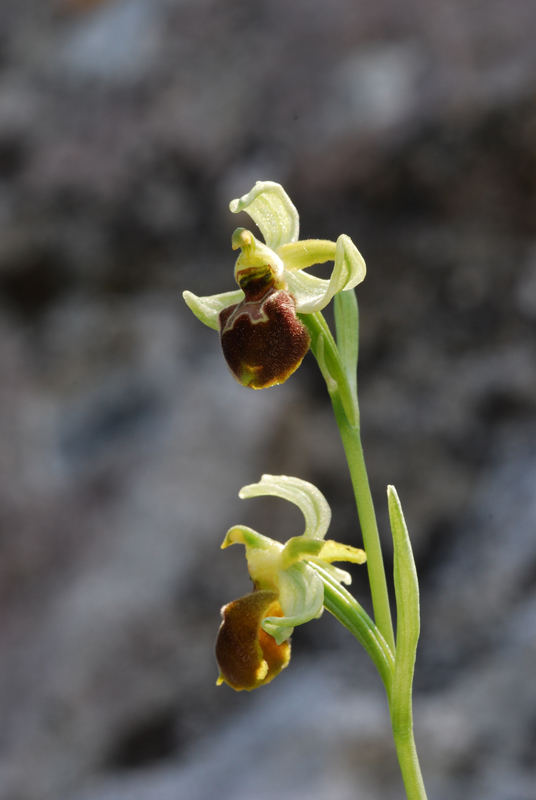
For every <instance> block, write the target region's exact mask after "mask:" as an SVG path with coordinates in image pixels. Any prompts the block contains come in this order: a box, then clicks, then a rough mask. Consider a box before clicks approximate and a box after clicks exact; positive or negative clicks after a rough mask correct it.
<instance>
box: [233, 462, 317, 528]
mask: <svg viewBox="0 0 536 800" xmlns="http://www.w3.org/2000/svg"><path fill="white" fill-rule="evenodd" d="M263 495H270V496H272V497H282V498H283V499H284V500H289V501H290V502H291V503H294V504H295V505H297V506H298V508H299V509H300V511H301V512H302V514H303V516H304V517H305V531H304V532H303V535H304V536H308V537H310V538H312V539H323V538H324V536H325V535H326V532H327V530H328V528H329V524H330V522H331V509H330V507H329V503H328V501H327V500H326V498H325V497H324V495H323V494H322V492H320V491H319V490H318V489H317V488H316V486H313V484H312V483H309V482H308V481H303V480H301V479H300V478H289V477H288V476H287V475H263V476H262V478H261V479H260V481H259V483H251V484H249V485H248V486H244V488H243V489H241V491H240V492H239V495H238V496H239V497H241V498H246V497H260V496H263Z"/></svg>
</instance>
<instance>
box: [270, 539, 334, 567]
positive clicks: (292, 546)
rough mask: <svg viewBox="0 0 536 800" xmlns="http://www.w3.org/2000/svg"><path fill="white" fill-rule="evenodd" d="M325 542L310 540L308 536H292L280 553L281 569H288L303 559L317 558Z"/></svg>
mask: <svg viewBox="0 0 536 800" xmlns="http://www.w3.org/2000/svg"><path fill="white" fill-rule="evenodd" d="M324 545H325V542H323V541H322V539H312V538H311V537H309V536H293V537H292V539H289V540H288V542H286V544H285V546H284V548H283V552H282V553H281V569H288V568H289V567H291V566H292V564H295V563H296V562H297V561H303V559H304V558H310V557H311V556H318V555H319V553H320V552H321V550H322V549H323V547H324Z"/></svg>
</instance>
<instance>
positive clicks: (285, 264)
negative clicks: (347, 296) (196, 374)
mask: <svg viewBox="0 0 536 800" xmlns="http://www.w3.org/2000/svg"><path fill="white" fill-rule="evenodd" d="M230 209H231V211H232V212H233V213H235V214H236V213H238V212H239V211H247V213H248V214H249V215H250V217H251V218H252V219H253V220H254V221H255V222H256V223H257V226H258V228H259V230H260V231H261V233H262V235H263V237H264V241H265V244H263V243H262V242H260V241H259V240H258V239H256V238H255V237H254V236H253V234H251V233H250V232H249V231H246V230H245V229H244V228H238V229H237V230H236V231H235V233H234V234H233V239H232V246H233V249H235V250H236V249H238V248H242V252H241V254H240V256H239V257H238V259H237V262H236V266H235V278H236V279H237V282H238V280H239V274H240V272H241V271H243V270H244V269H247V268H248V267H251V266H254V265H259V264H265V265H268V266H269V267H270V270H271V272H272V274H273V276H274V278H275V280H276V285H277V288H278V289H283V290H286V291H288V292H289V293H290V295H291V296H292V297H293V299H294V301H295V303H296V311H297V312H298V313H300V314H313V313H314V312H316V311H321V309H323V308H324V307H325V306H327V304H328V303H329V302H330V300H331V299H332V298H333V296H334V295H335V294H336V293H337V292H342V291H346V290H348V289H353V288H354V287H355V286H357V284H358V283H361V281H362V280H363V279H364V277H365V274H366V267H365V262H364V260H363V258H362V256H361V254H360V252H359V251H358V249H357V248H356V246H355V245H354V244H353V242H352V240H351V239H350V238H349V237H348V236H345V235H344V234H342V235H341V236H339V238H338V239H337V242H336V243H335V242H330V241H327V240H324V239H305V240H303V241H299V239H298V237H299V230H300V221H299V216H298V212H297V210H296V208H295V206H294V204H293V203H292V201H291V200H290V198H289V196H288V195H287V193H286V192H285V190H284V189H283V187H282V186H280V185H279V184H278V183H273V182H272V181H257V183H256V184H255V186H254V188H253V189H252V190H251V191H250V192H249V193H248V194H246V195H244V196H243V197H241V198H240V199H238V200H233V201H232V202H231V204H230ZM326 261H334V262H335V267H334V269H333V272H332V274H331V278H330V279H329V280H323V279H321V278H316V277H314V276H313V275H308V274H307V273H306V272H303V270H304V269H306V268H307V267H311V266H313V264H323V263H324V262H326ZM183 296H184V299H185V301H186V303H187V304H188V306H189V307H190V309H191V310H192V311H193V313H194V314H195V315H196V317H197V318H198V319H200V320H201V322H204V323H205V325H208V326H209V327H210V328H213V329H214V330H218V329H219V315H220V313H221V311H223V309H225V308H228V307H229V306H231V305H234V304H236V303H240V302H241V301H242V300H243V299H244V292H243V291H242V290H241V289H236V290H235V291H233V292H225V293H223V294H216V295H211V296H209V297H196V295H194V294H192V292H184V294H183Z"/></svg>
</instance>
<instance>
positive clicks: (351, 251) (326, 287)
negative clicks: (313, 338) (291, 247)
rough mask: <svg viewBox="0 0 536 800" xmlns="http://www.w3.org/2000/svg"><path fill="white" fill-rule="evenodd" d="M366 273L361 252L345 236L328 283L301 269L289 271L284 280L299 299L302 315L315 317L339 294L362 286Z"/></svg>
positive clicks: (339, 239) (340, 242) (338, 243)
mask: <svg viewBox="0 0 536 800" xmlns="http://www.w3.org/2000/svg"><path fill="white" fill-rule="evenodd" d="M366 271H367V270H366V266H365V262H364V260H363V257H362V255H361V253H360V252H359V250H358V249H357V247H356V246H355V245H354V243H353V242H352V240H351V239H350V237H349V236H345V235H344V234H342V235H341V236H339V238H338V239H337V246H336V249H335V266H334V268H333V272H332V273H331V278H330V279H329V281H326V280H322V279H321V278H315V277H314V276H313V275H308V274H307V273H306V272H302V271H301V270H298V271H297V272H290V271H289V272H286V273H285V280H286V282H287V285H288V290H289V292H290V293H291V294H292V295H293V296H294V297H295V298H296V310H297V311H298V312H299V313H300V314H313V313H315V312H316V311H321V310H322V309H323V308H324V307H325V306H327V304H328V303H329V302H330V300H331V299H332V297H333V296H334V295H335V294H337V292H343V291H348V290H349V289H353V288H354V287H355V286H357V284H358V283H361V281H362V280H363V279H364V277H365V275H366Z"/></svg>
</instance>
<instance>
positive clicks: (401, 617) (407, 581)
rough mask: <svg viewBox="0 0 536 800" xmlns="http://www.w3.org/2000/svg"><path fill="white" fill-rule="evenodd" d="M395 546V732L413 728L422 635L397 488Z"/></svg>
mask: <svg viewBox="0 0 536 800" xmlns="http://www.w3.org/2000/svg"><path fill="white" fill-rule="evenodd" d="M387 498H388V504H389V519H390V522H391V532H392V535H393V545H394V565H393V568H394V583H395V595H396V609H397V626H396V628H397V630H396V654H395V674H394V678H393V686H392V691H391V715H392V719H393V728H395V726H397V727H398V729H400V730H407V729H408V726H411V714H412V712H411V693H412V685H413V672H414V669H415V655H416V651H417V642H418V640H419V632H420V615H419V583H418V580H417V571H416V569H415V560H414V558H413V551H412V549H411V542H410V539H409V535H408V529H407V527H406V522H405V520H404V514H403V512H402V506H401V504H400V500H399V499H398V495H397V493H396V489H395V487H394V486H388V487H387Z"/></svg>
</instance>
